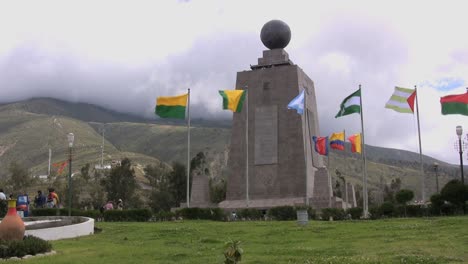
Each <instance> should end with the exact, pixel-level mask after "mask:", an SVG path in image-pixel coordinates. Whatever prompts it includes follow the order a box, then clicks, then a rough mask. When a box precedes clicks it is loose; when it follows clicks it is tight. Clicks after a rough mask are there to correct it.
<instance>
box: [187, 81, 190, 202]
mask: <svg viewBox="0 0 468 264" xmlns="http://www.w3.org/2000/svg"><path fill="white" fill-rule="evenodd" d="M187 90H188V93H187V94H188V96H187V116H188V118H187V207H188V208H190V88H188V89H187Z"/></svg>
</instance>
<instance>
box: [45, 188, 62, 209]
mask: <svg viewBox="0 0 468 264" xmlns="http://www.w3.org/2000/svg"><path fill="white" fill-rule="evenodd" d="M59 201H60V200H59V197H58V194H57V193H56V192H55V189H54V188H49V195H47V207H49V208H58V207H59V205H58V204H59Z"/></svg>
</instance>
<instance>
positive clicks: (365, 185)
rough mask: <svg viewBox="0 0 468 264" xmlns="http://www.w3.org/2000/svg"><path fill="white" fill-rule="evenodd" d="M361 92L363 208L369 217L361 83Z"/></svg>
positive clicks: (365, 214)
mask: <svg viewBox="0 0 468 264" xmlns="http://www.w3.org/2000/svg"><path fill="white" fill-rule="evenodd" d="M359 92H360V93H361V96H359V101H360V104H361V135H362V140H361V150H362V154H361V156H362V160H363V169H362V170H363V187H362V188H363V192H364V193H363V210H364V218H368V217H369V208H368V206H369V204H368V197H367V165H366V144H365V140H364V108H363V107H362V90H361V85H360V84H359Z"/></svg>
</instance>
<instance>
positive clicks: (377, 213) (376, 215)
mask: <svg viewBox="0 0 468 264" xmlns="http://www.w3.org/2000/svg"><path fill="white" fill-rule="evenodd" d="M369 213H370V218H371V219H374V220H375V219H380V218H382V210H381V208H380V206H373V207H371V208H369Z"/></svg>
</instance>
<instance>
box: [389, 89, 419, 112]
mask: <svg viewBox="0 0 468 264" xmlns="http://www.w3.org/2000/svg"><path fill="white" fill-rule="evenodd" d="M415 97H416V91H415V90H414V89H408V88H402V87H397V86H396V87H395V91H394V92H393V94H392V97H390V100H388V102H387V104H385V108H388V109H392V110H395V111H397V112H399V113H408V114H412V113H414V99H415Z"/></svg>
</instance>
